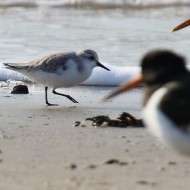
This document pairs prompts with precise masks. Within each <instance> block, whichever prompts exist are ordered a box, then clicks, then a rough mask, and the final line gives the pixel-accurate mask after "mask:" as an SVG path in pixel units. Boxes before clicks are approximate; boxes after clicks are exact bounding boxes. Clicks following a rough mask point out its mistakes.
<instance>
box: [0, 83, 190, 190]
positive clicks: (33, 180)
mask: <svg viewBox="0 0 190 190" xmlns="http://www.w3.org/2000/svg"><path fill="white" fill-rule="evenodd" d="M36 89H37V90H38V91H32V93H31V94H30V95H10V94H9V93H8V92H9V90H10V89H9V88H1V89H0V98H1V109H0V119H1V120H0V121H1V124H0V171H1V172H0V190H16V189H18V190H61V189H64V190H76V189H77V190H126V189H133V190H137V189H139V190H140V189H141V190H143V189H166V190H169V189H172V190H179V189H180V190H189V188H190V187H189V186H190V158H188V157H184V156H182V155H179V154H178V153H176V152H174V151H173V150H170V149H168V148H167V147H164V146H163V145H162V144H160V143H159V142H158V141H157V139H155V138H154V137H153V136H151V135H150V134H149V132H148V131H147V130H146V129H144V128H125V129H123V128H109V127H101V128H93V127H90V123H87V127H73V126H72V125H73V124H74V122H75V121H76V120H82V119H84V118H86V117H91V116H96V115H100V114H104V115H106V114H109V115H110V116H111V117H112V118H116V117H117V116H118V115H119V113H121V112H122V111H129V112H130V113H132V114H134V115H135V116H137V117H140V111H141V106H140V102H141V95H138V94H139V93H140V92H139V91H135V93H132V94H131V95H130V94H129V95H128V96H126V95H125V96H121V97H120V98H118V99H117V100H114V102H110V103H108V104H99V103H98V99H99V98H100V97H102V96H103V95H104V94H105V91H104V90H105V89H104V88H101V89H100V88H95V87H85V88H84V87H78V88H74V89H73V90H70V89H68V90H67V91H66V92H67V93H70V94H72V95H73V97H74V98H76V99H77V100H78V101H80V102H81V103H80V104H73V103H71V102H69V101H68V100H66V99H65V98H64V97H59V96H55V95H51V96H50V98H49V99H50V102H51V103H59V104H60V106H58V107H46V106H45V105H44V92H43V91H42V90H43V89H41V88H39V89H38V88H36ZM36 89H35V90H36ZM30 90H32V88H30ZM97 92H98V93H97ZM84 94H85V95H84ZM124 101H126V103H124ZM127 102H128V103H127ZM123 103H124V104H123ZM113 159H114V160H115V162H114V160H113ZM110 160H111V161H113V163H109V161H110ZM111 161H110V162H111Z"/></svg>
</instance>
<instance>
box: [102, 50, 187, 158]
mask: <svg viewBox="0 0 190 190" xmlns="http://www.w3.org/2000/svg"><path fill="white" fill-rule="evenodd" d="M141 68H142V73H141V74H139V75H137V76H135V77H134V79H132V81H131V82H129V83H127V84H123V85H121V86H120V87H118V88H117V89H115V91H113V92H111V94H109V95H108V96H107V97H105V98H104V100H107V99H109V98H112V97H113V96H116V95H118V94H120V93H122V92H124V91H127V90H130V89H132V88H134V87H136V86H138V85H139V84H140V83H141V82H143V83H144V84H145V97H144V108H143V120H144V123H145V125H146V126H147V127H148V128H149V129H150V131H151V132H152V133H153V134H154V135H155V136H157V137H158V138H160V139H161V140H162V141H164V142H165V143H167V144H168V145H169V146H171V147H173V148H174V149H176V150H177V151H179V152H182V153H184V154H188V155H190V72H189V71H188V70H187V68H186V66H185V61H184V59H183V58H182V57H181V56H179V55H176V54H175V53H173V52H170V51H168V50H154V51H151V52H149V53H147V54H146V55H145V56H144V57H143V59H142V61H141Z"/></svg>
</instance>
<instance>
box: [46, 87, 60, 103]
mask: <svg viewBox="0 0 190 190" xmlns="http://www.w3.org/2000/svg"><path fill="white" fill-rule="evenodd" d="M47 90H48V87H47V86H45V102H46V105H47V106H58V104H50V103H49V102H48V97H47Z"/></svg>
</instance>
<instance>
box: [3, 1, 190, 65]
mask: <svg viewBox="0 0 190 190" xmlns="http://www.w3.org/2000/svg"><path fill="white" fill-rule="evenodd" d="M1 2H2V1H1ZM10 2H12V1H10ZM49 2H52V1H49ZM189 11H190V7H189V6H187V5H185V6H169V7H168V6H166V7H164V6H163V7H159V6H158V7H153V8H144V7H141V8H138V7H137V8H114V9H113V8H112V9H109V8H106V9H105V8H100V7H98V8H86V7H85V8H72V7H64V6H60V7H59V6H57V7H55V6H53V7H52V6H46V5H39V6H37V7H35V6H31V7H30V6H28V7H27V6H9V7H6V8H5V7H3V6H2V7H1V8H0V36H1V38H0V49H1V56H0V63H2V62H21V61H27V60H31V59H34V58H36V57H39V56H42V55H46V54H50V53H55V52H61V51H70V50H71V51H73V50H76V51H77V50H79V49H83V48H91V49H94V50H96V51H97V52H98V54H99V57H100V60H101V61H103V62H107V63H110V64H113V65H119V66H137V65H138V64H139V60H140V59H141V57H142V55H143V54H144V53H145V52H147V51H149V50H150V49H152V48H169V49H172V50H174V51H176V52H179V53H180V54H183V55H184V56H185V57H187V58H188V61H189V60H190V54H189V46H190V41H189V40H188V39H189V38H188V37H189V33H190V28H187V29H184V30H183V31H180V32H177V33H170V29H171V28H173V27H174V26H176V25H177V24H179V23H180V22H182V21H183V20H185V19H187V18H188V17H189Z"/></svg>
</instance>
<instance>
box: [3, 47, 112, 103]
mask: <svg viewBox="0 0 190 190" xmlns="http://www.w3.org/2000/svg"><path fill="white" fill-rule="evenodd" d="M4 65H5V66H6V68H7V69H10V70H13V71H16V72H19V73H21V74H23V75H24V76H26V77H27V78H28V79H30V80H31V81H33V82H36V83H39V84H41V85H43V86H45V102H46V105H48V106H54V105H57V104H50V103H49V102H48V97H47V90H48V87H52V88H53V91H52V92H53V93H54V94H57V95H61V96H65V97H66V98H68V99H69V100H71V101H72V102H74V103H78V102H77V101H76V100H75V99H74V98H72V97H71V96H69V95H66V94H61V93H59V92H57V91H55V90H56V89H57V88H61V87H72V86H76V85H78V84H80V83H82V82H84V81H85V80H86V79H88V77H90V75H91V74H92V71H93V69H94V68H95V67H102V68H103V69H106V70H108V71H109V69H108V68H107V67H105V66H104V65H102V64H101V63H100V62H99V58H98V54H97V53H96V52H95V51H93V50H90V49H85V50H81V51H79V52H65V53H57V54H53V55H48V56H45V57H42V58H39V59H36V60H33V61H29V62H27V63H19V64H15V63H4Z"/></svg>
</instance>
